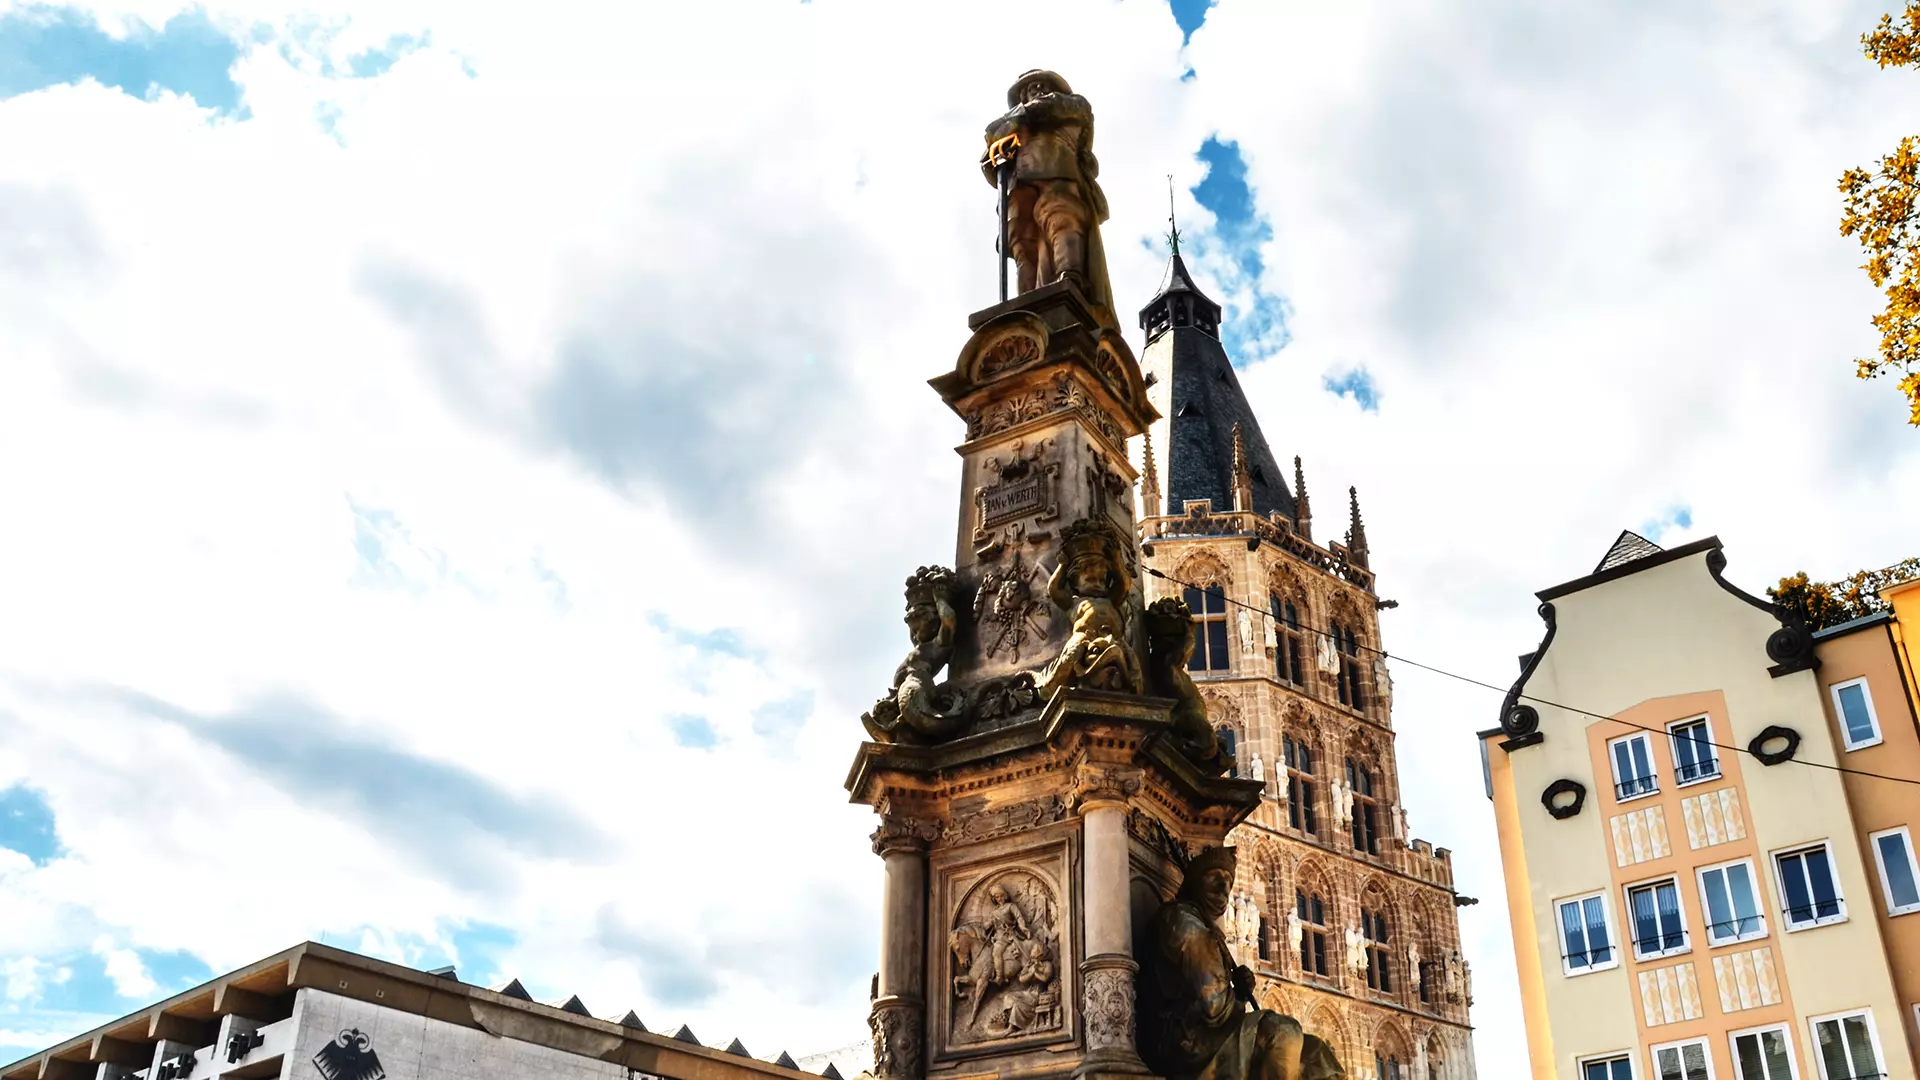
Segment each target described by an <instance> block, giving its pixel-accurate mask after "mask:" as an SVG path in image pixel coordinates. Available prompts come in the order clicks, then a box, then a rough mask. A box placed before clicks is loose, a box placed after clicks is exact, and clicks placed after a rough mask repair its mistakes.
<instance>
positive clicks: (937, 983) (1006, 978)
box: [847, 690, 1260, 1080]
mask: <svg viewBox="0 0 1920 1080" xmlns="http://www.w3.org/2000/svg"><path fill="white" fill-rule="evenodd" d="M1172 707H1173V703H1172V702H1169V701H1162V700H1159V699H1155V698H1148V697H1140V696H1135V695H1131V694H1115V693H1105V692H1100V691H1091V690H1065V691H1062V692H1060V693H1058V694H1056V695H1055V696H1054V697H1053V698H1052V699H1051V700H1050V701H1048V702H1047V703H1046V705H1045V707H1044V708H1043V709H1041V710H1039V711H1038V712H1037V713H1035V714H1032V715H1030V716H1028V717H1026V718H1024V719H1020V720H1018V721H1017V722H1015V723H1012V724H1010V725H1007V726H1004V727H1000V728H996V729H992V730H986V731H979V732H976V733H974V734H971V735H968V736H965V737H962V738H960V739H957V740H954V741H952V742H949V743H945V744H941V745H935V746H911V745H902V744H883V743H872V742H869V743H863V744H862V745H861V747H860V751H859V754H858V756H857V758H856V760H855V762H854V766H853V769H852V772H851V773H850V775H849V776H848V778H847V788H848V790H849V792H850V793H851V794H852V797H853V799H854V800H855V801H857V802H862V803H866V804H868V805H871V806H872V807H873V808H874V809H875V810H876V811H877V812H878V813H879V814H880V816H881V826H880V829H879V831H878V832H876V833H875V842H874V846H875V850H876V851H877V852H879V853H880V854H881V856H882V857H883V858H884V859H885V860H886V898H885V902H884V904H883V911H884V914H885V919H886V924H885V925H884V926H883V927H882V929H881V950H882V957H881V969H880V980H879V986H878V994H877V996H876V998H875V1000H874V1003H873V1015H872V1025H873V1031H874V1039H875V1062H876V1064H875V1073H876V1074H877V1075H879V1076H882V1077H887V1078H899V1080H904V1078H915V1080H918V1078H921V1077H926V1078H937V1077H953V1078H956V1080H957V1078H960V1077H968V1078H974V1077H980V1076H983V1075H987V1074H995V1075H998V1076H999V1077H1002V1078H1009V1080H1010V1078H1012V1077H1015V1076H1018V1077H1021V1078H1022V1080H1027V1078H1032V1080H1044V1078H1049V1077H1061V1078H1066V1077H1085V1076H1096V1075H1108V1074H1136V1075H1137V1074H1143V1073H1146V1072H1147V1071H1148V1070H1147V1068H1146V1066H1144V1065H1143V1064H1141V1061H1140V1057H1139V1053H1138V1051H1137V1049H1136V1047H1137V1037H1138V1036H1137V1032H1136V1023H1137V1021H1136V1015H1135V1014H1136V1011H1135V1007H1134V1002H1135V996H1136V991H1135V985H1136V980H1137V978H1138V976H1139V964H1138V962H1137V958H1136V956H1135V940H1136V938H1137V936H1138V934H1139V932H1140V929H1141V928H1142V927H1144V926H1145V924H1146V922H1147V920H1148V919H1150V918H1151V917H1152V915H1153V912H1154V910H1156V909H1157V907H1158V905H1159V904H1160V903H1161V902H1163V901H1164V900H1165V899H1166V898H1168V897H1170V896H1171V895H1172V894H1173V891H1174V889H1175V888H1176V887H1177V886H1178V883H1179V880H1180V876H1181V866H1182V864H1183V863H1184V861H1185V858H1186V856H1187V854H1188V853H1189V852H1190V851H1193V850H1197V849H1198V848H1199V847H1201V846H1207V845H1217V844H1219V843H1221V842H1222V841H1223V840H1224V838H1225V836H1226V834H1227V831H1228V830H1229V829H1231V828H1232V827H1233V825H1234V824H1236V823H1237V822H1238V821H1240V820H1241V819H1242V818H1244V817H1245V816H1246V815H1247V813H1249V812H1250V811H1251V810H1252V808H1253V807H1254V806H1255V805H1256V804H1257V802H1258V799H1259V790H1260V785H1259V784H1258V783H1256V782H1253V781H1247V780H1234V779H1230V778H1223V777H1209V776H1206V775H1203V774H1202V773H1201V772H1200V771H1199V770H1197V769H1196V768H1195V767H1194V766H1193V765H1192V764H1191V763H1190V762H1189V761H1188V760H1187V759H1186V758H1185V757H1184V756H1183V755H1182V754H1181V753H1180V752H1179V751H1178V750H1177V749H1176V748H1175V747H1174V745H1173V743H1172V740H1171V739H1170V738H1169V737H1168V731H1169V724H1170V714H1171V711H1172Z"/></svg>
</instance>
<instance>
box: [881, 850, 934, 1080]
mask: <svg viewBox="0 0 1920 1080" xmlns="http://www.w3.org/2000/svg"><path fill="white" fill-rule="evenodd" d="M935 832H936V829H935V826H934V825H933V823H931V822H928V821H922V820H920V819H917V818H910V817H903V816H898V815H893V814H882V816H881V819H880V828H879V829H877V830H875V831H874V834H873V850H874V853H875V854H877V855H879V856H880V857H881V858H882V859H885V860H886V864H887V869H886V885H885V887H884V892H883V894H882V898H881V905H880V974H879V979H878V980H877V985H876V986H875V988H874V991H875V993H874V998H873V1012H872V1014H871V1015H870V1016H869V1017H868V1021H867V1022H868V1024H869V1025H870V1026H871V1027H872V1029H873V1074H874V1075H875V1076H876V1077H881V1078H883V1080H919V1077H921V1076H923V1075H925V1072H926V1062H925V1053H924V1050H923V1048H924V1047H925V1045H926V1040H925V1039H924V1038H923V1037H922V1032H923V1031H924V1030H925V1026H926V949H927V938H926V934H927V843H928V841H930V840H932V839H933V837H934V835H935Z"/></svg>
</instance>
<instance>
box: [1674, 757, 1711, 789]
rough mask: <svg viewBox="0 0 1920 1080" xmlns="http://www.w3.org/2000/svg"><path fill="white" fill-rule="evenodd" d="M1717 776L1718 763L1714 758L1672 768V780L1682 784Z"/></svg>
mask: <svg viewBox="0 0 1920 1080" xmlns="http://www.w3.org/2000/svg"><path fill="white" fill-rule="evenodd" d="M1719 775H1720V762H1719V761H1717V760H1715V759H1714V758H1707V759H1705V760H1703V761H1696V762H1693V763H1692V764H1685V763H1681V764H1677V765H1675V766H1674V767H1673V778H1674V779H1675V780H1676V781H1678V782H1679V783H1682V784H1691V783H1693V782H1694V781H1695V780H1706V779H1709V778H1712V777H1715V776H1719Z"/></svg>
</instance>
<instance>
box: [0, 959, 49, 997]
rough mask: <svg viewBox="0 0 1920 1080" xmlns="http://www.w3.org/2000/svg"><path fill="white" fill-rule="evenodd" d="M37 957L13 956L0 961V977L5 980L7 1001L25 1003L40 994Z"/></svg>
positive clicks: (39, 966)
mask: <svg viewBox="0 0 1920 1080" xmlns="http://www.w3.org/2000/svg"><path fill="white" fill-rule="evenodd" d="M41 967H42V965H41V963H40V960H39V958H38V957H33V956H15V957H12V958H10V959H8V960H5V961H0V975H5V976H6V978H7V990H6V994H7V1000H8V1001H27V1000H30V999H31V998H33V997H34V996H35V995H37V994H39V993H40V968H41Z"/></svg>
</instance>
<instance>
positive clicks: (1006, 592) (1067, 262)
mask: <svg viewBox="0 0 1920 1080" xmlns="http://www.w3.org/2000/svg"><path fill="white" fill-rule="evenodd" d="M1008 96H1009V103H1010V104H1011V105H1012V106H1013V107H1012V108H1011V109H1010V111H1009V112H1007V113H1006V114H1005V115H1004V116H1002V117H1001V118H1000V119H998V120H996V121H995V122H994V123H993V124H992V125H991V126H990V127H989V128H988V129H987V140H988V152H987V154H985V155H983V158H982V163H983V167H984V168H986V170H987V172H988V176H989V179H990V180H993V181H994V182H995V183H997V184H998V185H999V188H1000V192H1001V196H1002V198H1001V207H1002V222H1001V224H1002V229H1001V235H1002V238H1003V243H1002V244H1001V250H1002V251H1003V252H1005V253H1008V254H1011V255H1012V256H1013V257H1014V258H1015V259H1016V261H1018V263H1019V266H1020V271H1019V283H1020V287H1019V292H1018V295H1016V296H1014V297H1013V298H1011V299H1004V300H1003V301H1002V302H1001V303H999V304H997V305H995V306H993V307H989V308H987V309H985V310H983V311H979V312H976V313H974V314H973V315H972V316H971V317H970V318H969V319H968V326H969V328H970V329H971V331H972V335H971V336H970V337H969V338H968V340H967V341H966V343H965V345H964V346H963V347H962V348H961V349H960V353H959V356H958V358H957V360H956V361H955V363H954V365H953V369H952V370H951V371H949V372H946V373H945V374H942V375H939V376H938V377H936V378H934V379H932V380H931V384H932V386H933V388H934V389H935V390H936V391H938V392H939V394H940V396H941V398H942V400H944V401H945V402H946V403H947V405H948V406H949V407H950V408H952V409H953V411H954V412H955V413H956V414H958V415H959V416H960V418H961V419H962V420H963V421H964V422H965V424H966V441H965V442H964V443H962V444H961V445H960V447H959V448H958V450H959V454H960V458H961V491H960V499H959V503H960V515H959V523H958V529H957V535H956V538H955V539H956V545H955V559H954V565H953V567H952V568H951V569H949V568H946V567H922V568H920V569H919V570H917V571H915V572H914V574H913V575H912V576H911V577H909V578H908V579H907V582H906V590H905V601H906V618H905V621H906V624H907V630H908V638H909V642H910V651H909V652H908V654H907V656H906V658H905V659H904V660H903V661H902V662H901V663H900V665H899V667H898V668H897V669H896V670H895V672H894V675H893V679H892V681H891V683H890V685H889V686H888V688H887V690H886V692H885V693H884V694H883V695H881V696H880V698H879V699H878V700H877V701H876V702H875V704H874V706H873V708H872V709H871V710H869V711H868V712H867V713H866V715H864V716H863V717H862V718H861V721H862V724H863V725H864V727H865V728H866V731H867V734H868V736H869V740H870V741H867V742H864V743H862V744H861V746H860V749H859V752H858V754H857V755H856V757H855V760H854V763H853V767H852V770H851V772H850V773H849V775H848V777H847V788H848V790H849V792H850V793H851V795H852V798H853V800H854V801H856V802H861V803H865V804H867V805H870V806H872V807H873V808H874V810H875V811H876V812H877V813H878V814H879V816H880V826H879V828H878V830H877V831H876V832H875V833H874V837H873V842H874V850H875V852H876V853H877V854H879V855H880V856H881V858H882V859H884V860H885V864H886V869H885V897H884V902H883V906H882V920H883V921H882V926H881V933H880V942H881V947H880V951H881V956H880V970H879V973H878V977H877V978H876V980H875V983H874V988H873V991H874V993H873V1005H872V1013H871V1017H870V1023H871V1026H872V1031H873V1041H874V1074H875V1075H876V1076H877V1077H880V1078H882V1080H937V1078H942V1077H951V1078H954V1080H960V1078H963V1077H964V1078H967V1080H978V1078H981V1077H986V1076H997V1077H1001V1078H1008V1080H1010V1078H1012V1077H1014V1076H1016V1075H1017V1076H1019V1077H1022V1078H1023V1080H1024V1078H1033V1080H1046V1078H1052V1077H1060V1078H1067V1077H1075V1078H1079V1077H1090V1076H1104V1075H1121V1074H1126V1075H1135V1076H1139V1075H1154V1074H1157V1075H1162V1076H1167V1077H1169V1078H1178V1080H1188V1078H1192V1077H1198V1076H1207V1077H1209V1078H1210V1080H1211V1078H1215V1077H1217V1078H1218V1080H1251V1078H1254V1077H1259V1078H1261V1080H1291V1078H1294V1077H1325V1076H1340V1075H1344V1074H1343V1073H1341V1072H1340V1071H1339V1066H1338V1064H1337V1063H1334V1062H1333V1061H1332V1057H1331V1055H1330V1054H1324V1053H1321V1054H1313V1053H1312V1051H1313V1047H1314V1046H1315V1045H1316V1044H1317V1040H1312V1039H1310V1038H1308V1037H1304V1036H1302V1035H1301V1033H1300V1029H1299V1025H1297V1024H1295V1023H1294V1022H1293V1021H1291V1020H1289V1019H1287V1018H1284V1017H1279V1016H1277V1015H1276V1014H1273V1013H1271V1012H1264V1011H1259V1010H1253V1011H1249V1007H1250V1002H1249V1001H1248V1000H1247V997H1248V994H1247V993H1246V992H1245V990H1244V989H1243V988H1242V983H1243V982H1245V983H1246V984H1247V985H1248V986H1250V984H1251V976H1250V975H1247V974H1246V969H1245V968H1240V967H1237V965H1235V964H1234V962H1233V960H1232V957H1231V956H1230V955H1229V954H1228V952H1227V944H1226V941H1225V938H1224V937H1222V935H1221V931H1220V927H1219V925H1218V918H1219V915H1220V914H1221V912H1222V911H1224V903H1225V895H1224V894H1222V896H1221V898H1220V899H1221V905H1222V906H1221V907H1220V908H1219V910H1216V909H1215V907H1214V905H1213V894H1212V891H1211V890H1212V888H1213V886H1215V885H1217V884H1218V879H1219V874H1217V873H1210V872H1209V868H1210V867H1212V868H1215V869H1217V868H1218V866H1219V865H1221V861H1222V860H1223V859H1227V860H1230V858H1231V856H1230V853H1223V851H1222V843H1223V840H1224V838H1225V837H1226V834H1227V832H1228V830H1230V829H1231V828H1232V827H1233V826H1234V825H1235V824H1236V823H1238V822H1239V821H1241V820H1242V819H1243V818H1245V817H1246V816H1247V814H1248V813H1250V812H1251V811H1252V809H1253V808H1254V806H1255V805H1256V804H1257V803H1258V801H1259V797H1260V793H1261V790H1262V787H1263V785H1262V784H1261V783H1259V782H1257V781H1252V780H1240V779H1234V778H1232V777H1230V776H1227V775H1223V774H1224V773H1227V772H1228V771H1229V770H1230V769H1231V767H1232V764H1233V762H1232V757H1231V755H1230V754H1229V753H1228V752H1227V751H1226V749H1225V748H1223V747H1222V746H1221V745H1219V744H1218V743H1217V742H1216V740H1215V737H1214V734H1213V731H1212V729H1211V727H1210V726H1209V724H1208V722H1207V717H1206V712H1205V703H1204V701H1203V700H1202V699H1201V698H1200V696H1199V694H1198V693H1197V692H1196V691H1195V689H1194V686H1193V683H1192V681H1191V680H1190V679H1188V678H1187V677H1186V671H1185V667H1186V659H1187V656H1188V655H1189V654H1190V653H1191V651H1192V648H1193V642H1192V617H1191V615H1190V613H1189V612H1188V611H1187V610H1186V608H1185V605H1184V604H1182V603H1180V602H1179V601H1178V600H1163V601H1161V602H1158V603H1156V604H1155V605H1154V606H1153V609H1152V610H1151V611H1146V610H1143V605H1142V593H1141V588H1140V583H1139V578H1140V570H1139V566H1140V561H1139V560H1140V550H1139V542H1138V539H1137V537H1138V533H1137V530H1136V527H1135V520H1134V498H1133V485H1134V482H1135V479H1136V477H1135V473H1134V470H1133V466H1132V464H1131V463H1130V460H1129V456H1128V453H1127V440H1128V439H1130V438H1132V437H1135V436H1137V435H1140V434H1141V433H1142V432H1143V431H1144V430H1145V428H1146V426H1147V425H1148V424H1149V423H1151V422H1152V421H1153V420H1154V419H1155V418H1156V416H1157V414H1156V413H1155V411H1154V409H1153V407H1152V406H1151V405H1150V404H1148V400H1147V394H1146V387H1145V385H1144V383H1143V381H1142V377H1141V372H1140V366H1139V364H1138V362H1137V361H1136V360H1135V358H1134V355H1133V352H1132V350H1131V349H1130V348H1129V347H1128V345H1127V343H1126V341H1125V339H1124V338H1123V337H1122V335H1121V333H1120V331H1119V328H1118V326H1117V324H1116V323H1115V321H1114V317H1113V311H1112V308H1113V302H1112V298H1111V294H1110V292H1109V291H1108V290H1107V286H1106V267H1105V259H1104V256H1103V255H1102V254H1101V251H1100V247H1099V243H1098V232H1097V228H1098V224H1099V221H1100V220H1101V219H1103V218H1104V217H1105V216H1106V212H1105V201H1104V199H1103V198H1102V197H1101V195H1100V193H1099V188H1098V186H1097V185H1096V183H1095V180H1094V178H1095V176H1096V173H1097V167H1096V166H1095V165H1094V159H1093V153H1092V132H1093V113H1092V109H1091V107H1090V106H1089V105H1088V104H1087V102H1086V99H1084V98H1081V97H1079V96H1077V95H1074V94H1072V92H1071V91H1070V90H1069V89H1068V88H1067V84H1066V81H1065V80H1064V79H1062V78H1060V76H1058V75H1055V74H1053V73H1051V72H1044V71H1035V72H1028V73H1026V74H1025V75H1022V76H1021V77H1020V78H1019V79H1018V80H1017V81H1016V82H1015V84H1014V88H1013V90H1012V91H1010V92H1009V95H1008ZM1009 237H1010V238H1011V241H1010V242H1005V241H1007V240H1008V238H1009ZM1002 265H1003V266H1004V261H1003V264H1002ZM1227 882H1228V884H1229V886H1230V883H1231V874H1230V873H1229V875H1228V876H1227ZM1175 915H1178V916H1180V917H1178V918H1176V917H1175ZM1216 944H1217V946H1218V948H1217V955H1216V951H1214V950H1213V946H1214V945H1216ZM1142 962H1145V963H1146V964H1147V969H1146V970H1144V971H1143V970H1142V966H1141V965H1142ZM1222 979H1224V980H1225V989H1224V991H1223V990H1222V988H1221V986H1219V985H1215V984H1217V983H1219V982H1220V981H1221V980H1222ZM1142 987H1145V988H1147V990H1148V994H1147V996H1146V999H1145V1002H1146V1004H1147V1005H1148V1006H1150V1007H1151V1009H1152V1015H1151V1017H1143V1016H1142V1015H1141V1014H1140V1011H1139V1010H1138V1009H1136V1000H1138V999H1139V998H1140V995H1141V989H1142ZM1223 993H1224V996H1223ZM1176 1012H1177V1013H1179V1014H1180V1015H1182V1016H1188V1015H1189V1014H1191V1018H1192V1022H1193V1023H1195V1024H1198V1025H1200V1026H1199V1027H1198V1028H1195V1029H1194V1030H1193V1031H1192V1032H1189V1036H1190V1037H1188V1038H1186V1039H1185V1040H1184V1041H1181V1040H1178V1039H1176V1040H1174V1043H1177V1044H1178V1045H1174V1044H1170V1043H1168V1041H1167V1039H1165V1038H1164V1037H1162V1036H1164V1035H1165V1033H1166V1032H1167V1031H1169V1030H1171V1029H1170V1028H1168V1027H1167V1024H1166V1022H1165V1021H1166V1017H1168V1016H1169V1015H1172V1014H1173V1013H1176ZM1143 1024H1144V1025H1146V1027H1147V1029H1148V1031H1149V1035H1150V1036H1151V1037H1150V1038H1148V1039H1146V1040H1144V1041H1143V1039H1142V1030H1143ZM1156 1025H1157V1026H1156ZM1324 1049H1325V1048H1324V1047H1320V1050H1321V1051H1324ZM1303 1050H1304V1051H1306V1052H1308V1053H1309V1055H1310V1056H1307V1057H1303Z"/></svg>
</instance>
